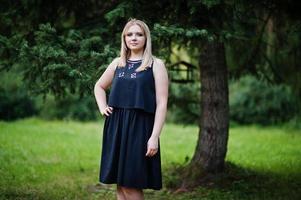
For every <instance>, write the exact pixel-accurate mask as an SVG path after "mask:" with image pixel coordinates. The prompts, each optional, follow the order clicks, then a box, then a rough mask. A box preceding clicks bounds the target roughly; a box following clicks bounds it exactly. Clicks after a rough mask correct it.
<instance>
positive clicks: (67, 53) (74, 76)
mask: <svg viewBox="0 0 301 200" xmlns="http://www.w3.org/2000/svg"><path fill="white" fill-rule="evenodd" d="M97 33H99V32H96V33H93V34H91V35H88V34H85V33H83V32H80V31H77V30H73V29H71V30H69V31H68V32H67V34H66V35H59V34H58V33H57V32H56V30H55V29H54V28H53V27H51V26H50V24H44V25H40V27H39V30H37V31H36V32H35V43H34V45H30V44H28V43H27V42H25V43H24V45H23V47H22V49H21V53H20V57H19V60H20V62H22V65H23V69H24V78H25V80H26V81H27V83H28V86H29V87H30V89H31V90H32V91H34V92H36V93H38V94H39V93H42V94H47V93H53V94H54V95H56V96H63V95H65V94H67V93H69V92H70V93H78V94H80V95H81V96H82V95H84V94H87V93H89V94H90V93H91V91H92V88H93V83H94V81H95V80H96V79H97V78H98V76H99V75H100V74H101V72H102V71H103V70H104V69H105V67H106V64H107V63H108V62H109V61H110V60H112V59H113V58H114V57H115V56H116V49H114V48H110V46H109V45H106V44H105V42H104V41H103V40H102V38H101V37H100V36H99V35H97Z"/></svg>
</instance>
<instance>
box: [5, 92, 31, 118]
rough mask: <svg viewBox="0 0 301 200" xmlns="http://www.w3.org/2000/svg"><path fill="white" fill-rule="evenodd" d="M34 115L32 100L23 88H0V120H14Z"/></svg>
mask: <svg viewBox="0 0 301 200" xmlns="http://www.w3.org/2000/svg"><path fill="white" fill-rule="evenodd" d="M35 114H37V109H36V106H35V103H34V100H33V99H32V98H31V97H30V96H29V95H28V92H27V91H26V90H25V88H24V87H20V88H9V89H8V88H5V89H4V88H2V87H1V88H0V120H15V119H18V118H24V117H30V116H32V115H35Z"/></svg>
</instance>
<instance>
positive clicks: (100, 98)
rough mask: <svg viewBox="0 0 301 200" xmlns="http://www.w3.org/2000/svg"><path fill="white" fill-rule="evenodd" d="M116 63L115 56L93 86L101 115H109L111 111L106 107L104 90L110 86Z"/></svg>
mask: <svg viewBox="0 0 301 200" xmlns="http://www.w3.org/2000/svg"><path fill="white" fill-rule="evenodd" d="M117 65H118V58H115V59H114V60H113V61H112V62H111V64H110V65H109V66H108V67H107V69H106V70H105V71H104V73H103V74H102V75H101V77H100V78H99V79H98V81H97V82H96V83H95V86H94V95H95V99H96V102H97V105H98V109H99V111H100V113H101V114H102V115H106V116H109V114H110V113H112V108H111V107H108V105H107V99H106V90H107V89H108V88H109V87H110V85H111V83H112V80H113V77H114V72H115V68H116V66H117Z"/></svg>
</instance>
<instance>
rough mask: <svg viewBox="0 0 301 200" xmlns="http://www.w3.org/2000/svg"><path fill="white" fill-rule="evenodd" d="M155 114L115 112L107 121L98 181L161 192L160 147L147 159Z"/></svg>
mask: <svg viewBox="0 0 301 200" xmlns="http://www.w3.org/2000/svg"><path fill="white" fill-rule="evenodd" d="M153 125H154V114H151V113H147V112H145V111H143V110H140V109H125V108H114V110H113V113H112V114H111V115H110V116H109V117H106V120H105V124H104V130H103V141H102V154H101V163H100V165H101V167H100V174H99V181H100V182H102V183H106V184H113V183H114V184H117V185H119V186H124V187H130V188H138V189H154V190H159V189H161V188H162V174H161V158H160V145H159V148H158V152H157V153H156V154H155V155H154V156H153V157H146V156H145V154H146V151H147V142H148V139H149V137H150V136H151V133H152V129H153Z"/></svg>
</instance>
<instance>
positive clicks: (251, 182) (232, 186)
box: [163, 162, 301, 199]
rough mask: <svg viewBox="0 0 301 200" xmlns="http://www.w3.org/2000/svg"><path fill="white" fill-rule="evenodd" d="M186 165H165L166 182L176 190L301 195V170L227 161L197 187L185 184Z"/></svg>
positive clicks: (253, 195) (260, 196) (239, 196)
mask: <svg viewBox="0 0 301 200" xmlns="http://www.w3.org/2000/svg"><path fill="white" fill-rule="evenodd" d="M185 167H186V166H185V165H169V167H168V168H167V169H164V173H163V176H164V179H163V180H164V186H165V187H166V188H167V189H168V190H170V191H171V192H172V193H173V194H179V193H180V194H182V193H195V195H198V192H199V193H200V194H199V196H204V195H205V196H206V197H207V198H209V199H215V198H220V199H301V172H300V173H299V174H287V175H282V176H281V175H278V174H272V173H260V172H257V171H252V170H250V169H245V168H242V167H240V166H238V165H235V164H233V163H230V162H227V163H226V167H225V171H224V172H223V173H219V174H207V175H205V176H203V177H202V178H200V180H199V181H198V183H197V185H196V186H195V187H190V188H183V187H182V183H183V178H182V176H181V175H182V174H184V170H185ZM192 199H193V198H192Z"/></svg>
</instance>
